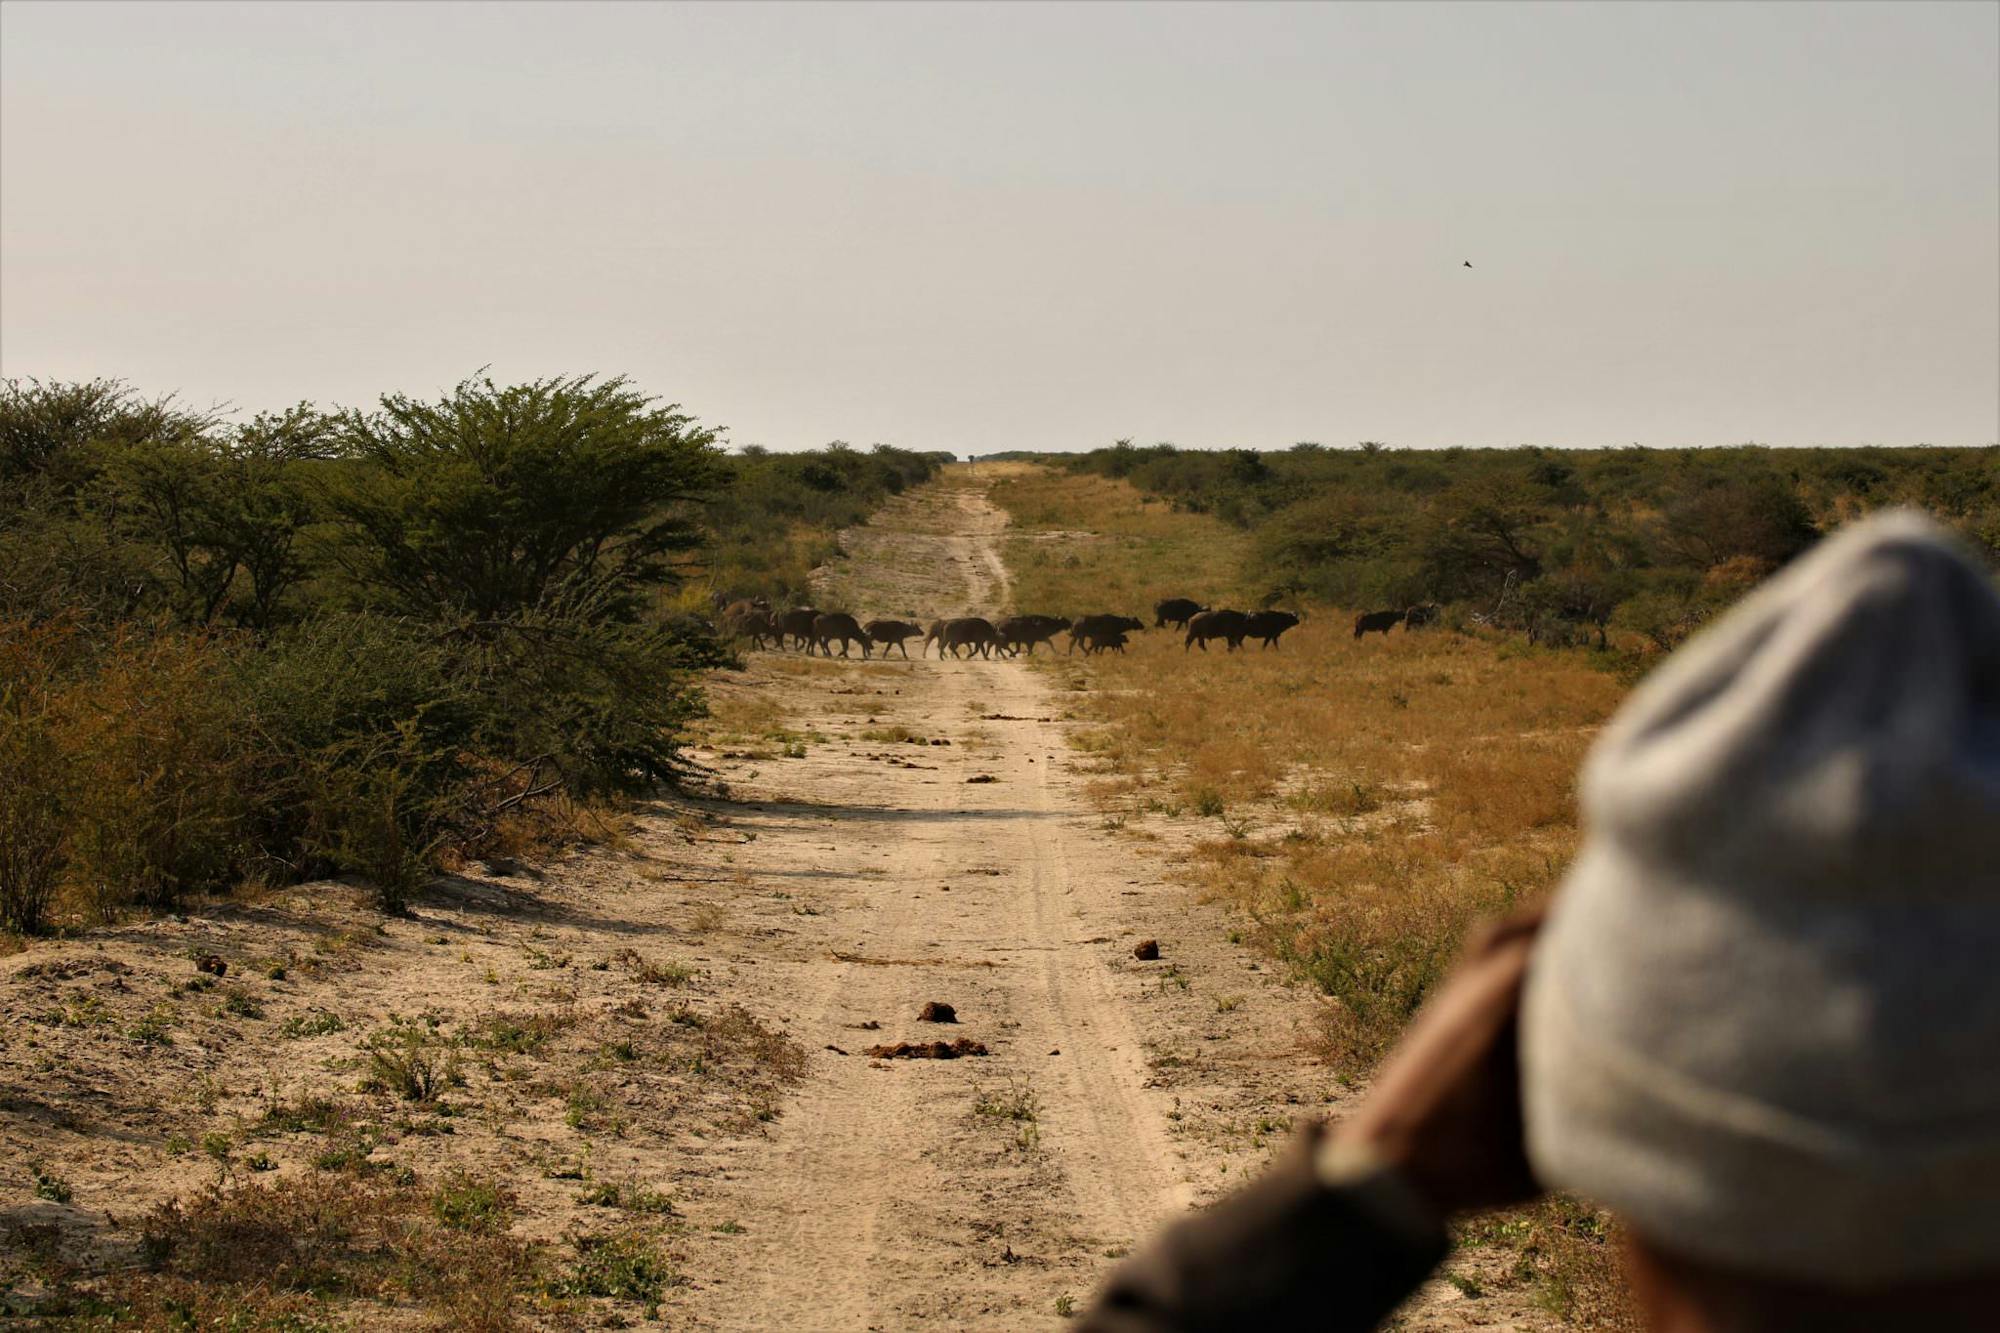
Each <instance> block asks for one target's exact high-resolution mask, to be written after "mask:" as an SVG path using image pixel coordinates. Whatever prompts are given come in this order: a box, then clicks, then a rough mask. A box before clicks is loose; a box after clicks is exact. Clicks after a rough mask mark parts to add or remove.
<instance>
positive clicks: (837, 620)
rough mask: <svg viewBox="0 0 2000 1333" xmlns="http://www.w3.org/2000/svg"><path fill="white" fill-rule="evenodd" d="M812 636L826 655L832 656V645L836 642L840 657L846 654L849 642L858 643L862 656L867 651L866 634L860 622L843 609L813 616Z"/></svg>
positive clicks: (866, 654)
mask: <svg viewBox="0 0 2000 1333" xmlns="http://www.w3.org/2000/svg"><path fill="white" fill-rule="evenodd" d="M812 636H813V642H814V643H815V644H817V645H819V650H820V652H821V653H823V654H824V655H826V656H827V657H832V656H833V645H834V644H836V643H838V644H839V645H840V655H841V656H842V657H845V656H847V645H848V644H849V643H858V644H860V645H861V655H862V656H863V657H866V656H868V653H869V648H868V636H867V634H865V633H863V632H862V629H861V625H860V623H859V622H857V621H856V620H855V619H854V617H853V616H850V615H848V614H847V613H846V612H845V611H829V612H827V613H826V614H824V615H819V616H814V617H813V635H812Z"/></svg>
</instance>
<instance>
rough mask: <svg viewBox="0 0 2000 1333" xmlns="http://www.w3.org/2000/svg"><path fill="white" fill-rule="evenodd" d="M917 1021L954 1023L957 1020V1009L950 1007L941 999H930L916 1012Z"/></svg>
mask: <svg viewBox="0 0 2000 1333" xmlns="http://www.w3.org/2000/svg"><path fill="white" fill-rule="evenodd" d="M917 1021H918V1022H919V1023H956V1022H957V1021H958V1010H956V1009H954V1008H952V1007H951V1006H950V1005H948V1004H946V1003H945V1002H944V1001H943V1000H931V1001H929V1002H928V1003H926V1004H925V1005H924V1007H923V1009H922V1010H921V1011H920V1012H919V1013H918V1014H917Z"/></svg>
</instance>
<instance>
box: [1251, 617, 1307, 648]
mask: <svg viewBox="0 0 2000 1333" xmlns="http://www.w3.org/2000/svg"><path fill="white" fill-rule="evenodd" d="M1298 623H1299V618H1298V617H1297V616H1295V615H1293V614H1292V613H1291V612H1290V611H1252V612H1251V613H1250V614H1249V615H1248V616H1246V617H1244V620H1243V627H1244V630H1245V631H1246V633H1247V635H1248V637H1250V638H1252V639H1262V640H1263V641H1264V646H1265V647H1266V648H1276V647H1277V646H1278V636H1279V635H1280V634H1283V633H1284V632H1285V631H1286V630H1288V629H1290V628H1291V627H1292V626H1294V625H1296V624H1298Z"/></svg>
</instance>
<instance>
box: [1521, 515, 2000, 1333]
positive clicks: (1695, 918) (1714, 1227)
mask: <svg viewBox="0 0 2000 1333" xmlns="http://www.w3.org/2000/svg"><path fill="white" fill-rule="evenodd" d="M1583 802H1584V814H1585V826H1586V835H1585V844H1584V849H1583V851H1582V852H1581V854H1580V855H1579V856H1578V858H1577V861H1576V864H1575V866H1574V867H1573V868H1572V870H1571V872H1570V875H1569V877H1568V879H1567V881H1566V882H1565V884H1564V886H1563V889H1562V891H1561V892H1560V893H1559V894H1558V896H1557V899H1556V903H1555V906H1554V908H1553V910H1552V912H1551V915H1550V918H1549V921H1548V923H1547V925H1546V926H1545V927H1544V930H1543V933H1542V938H1541V940H1540V942H1539V943H1538V945H1537V948H1536V953H1535V956H1534V961H1533V964H1532V966H1531V971H1530V977H1529V981H1528V986H1527V993H1526V997H1525V1001H1524V1008H1523V1012H1522V1024H1521V1054H1522V1074H1523V1102H1524V1109H1525V1115H1526V1125H1527V1133H1528V1148H1529V1154H1530V1157H1531V1159H1532V1161H1533V1164H1534V1167H1535V1170H1536V1174H1537V1176H1538V1177H1539V1178H1540V1179H1541V1180H1543V1181H1544V1182H1545V1183H1547V1184H1549V1185H1551V1186H1554V1187H1558V1188H1564V1189H1570V1190H1574V1191H1576V1192H1578V1193H1580V1194H1584V1195H1586V1196H1589V1197H1591V1198H1594V1199H1597V1200H1599V1201H1600V1202H1602V1203H1604V1204H1605V1205H1606V1206H1608V1207H1610V1208H1611V1209H1612V1210H1613V1211H1614V1212H1615V1213H1617V1214H1618V1215H1619V1216H1620V1217H1621V1219H1622V1220H1623V1221H1624V1223H1625V1224H1626V1226H1627V1228H1628V1230H1629V1232H1630V1234H1631V1236H1632V1238H1633V1241H1632V1262H1631V1265H1630V1268H1631V1274H1632V1279H1633V1283H1634V1288H1635V1291H1637V1293H1638V1294H1639V1296H1640V1297H1641V1300H1642V1302H1643V1303H1644V1304H1645V1305H1646V1306H1647V1307H1648V1308H1649V1310H1651V1311H1652V1312H1653V1313H1654V1314H1655V1317H1656V1321H1657V1322H1660V1323H1662V1324H1665V1325H1667V1326H1669V1327H1687V1328H1756V1329H1771V1328H1793V1327H1796V1328H1813V1329H1825V1328H1830V1327H1840V1326H1845V1327H1855V1328H1860V1327H1867V1328H1880V1327H1885V1326H1897V1327H1902V1326H1922V1327H1944V1326H1957V1325H1963V1326H1967V1327H1972V1326H1978V1327H1987V1326H1992V1325H1993V1324H1994V1323H1995V1321H1996V1320H2000V597H1996V595H1995V592H1994V589H1993V585H1992V583H1991V581H1990V579H1989V578H1988V577H1987V576H1986V575H1985V574H1984V572H1983V571H1982V570H1981V569H1980V568H1979V566H1978V565H1977V563H1976V562H1975V561H1974V560H1973V559H1972V558H1971V557H1970V556H1969V555H1968V554H1966V553H1965V552H1964V551H1963V550H1962V549H1961V548H1960V547H1959V546H1958V545H1957V544H1956V543H1955V542H1954V541H1952V540H1951V539H1950V538H1949V537H1948V536H1946V535H1945V534H1944V533H1943V532H1942V531H1941V530H1939V529H1938V528H1937V527H1935V526H1934V525H1932V524H1931V523H1929V522H1928V521H1926V520H1924V519H1921V518H1919V517H1916V516H1914V515H1910V514H1892V515H1887V516H1883V517H1878V518H1875V519H1871V520H1869V521H1867V522H1864V523H1861V524H1857V525H1856V526H1854V527H1853V528H1851V529H1849V530H1847V531H1845V532H1843V533H1841V534H1840V535H1838V536H1836V537H1834V538H1832V539H1830V540H1828V541H1827V542H1825V543H1824V544H1823V545H1822V546H1821V547H1820V548H1819V549H1818V550H1816V551H1814V552H1813V553H1812V554H1810V555H1809V556H1807V557H1805V558H1804V559H1802V560H1800V561H1799V562H1798V563H1797V564H1796V565H1794V566H1793V567H1792V568H1791V569H1789V570H1787V571H1785V572H1784V573H1783V574H1781V575H1779V576H1778V577H1777V578H1775V579H1773V580H1772V581H1771V582H1770V583H1769V584H1768V585H1766V586H1765V587H1764V588H1763V589H1761V590H1759V591H1758V592H1757V593H1755V594H1753V595H1752V596H1751V597H1749V598H1747V599H1746V600H1745V601H1744V603H1743V604H1742V605H1741V606H1739V607H1738V608H1737V609H1735V610H1734V611H1732V612H1731V613H1730V614H1729V615H1728V616H1726V617H1725V618H1724V619H1723V620H1722V621H1721V622H1720V623H1719V624H1718V625H1716V626H1715V627H1714V628H1713V629H1711V630H1709V631H1708V632H1707V633H1706V634H1705V635H1703V636H1702V637H1701V638H1700V639H1698V640H1696V641H1695V642H1693V643H1691V644H1690V645H1688V647H1687V648H1685V649H1683V650H1682V651H1681V652H1679V653H1677V654H1676V655H1675V656H1674V657H1673V658H1672V659H1670V660H1669V661H1668V662H1667V663H1665V664H1664V665H1663V666H1662V667H1661V668H1660V669H1659V670H1658V671H1657V672H1656V673H1655V674H1654V676H1653V677H1652V678H1651V679H1649V680H1648V681H1647V682H1645V683H1644V684H1643V685H1642V686H1641V687H1640V688H1639V689H1638V690H1637V691H1636V692H1635V693H1634V695H1633V697H1632V699H1631V701H1630V702H1629V704H1628V705H1627V706H1626V707H1625V709H1624V710H1622V711H1621V713H1620V714H1619V716H1618V717H1617V719H1615V720H1614V721H1613V723H1612V724H1611V725H1610V726H1609V727H1607V728H1606V730H1605V733H1604V735H1603V737H1602V738H1601V739H1600V741H1599V743H1598V745H1597V746H1596V748H1595V749H1594V750H1593V753H1592V756H1591V759H1590V762H1589V763H1588V765H1587V766H1586V768H1585V771H1584V777H1583ZM1898 1312H1900V1313H1898ZM1975 1312H1976V1313H1975ZM1885 1318H1887V1319H1888V1320H1889V1323H1888V1324H1885V1322H1884V1320H1885ZM1911 1318H1914V1319H1915V1320H1916V1323H1915V1324H1914V1325H1912V1324H1911V1323H1910V1322H1909V1320H1910V1319H1911ZM1840 1320H1846V1321H1848V1322H1846V1323H1845V1324H1840V1323H1837V1322H1836V1321H1840Z"/></svg>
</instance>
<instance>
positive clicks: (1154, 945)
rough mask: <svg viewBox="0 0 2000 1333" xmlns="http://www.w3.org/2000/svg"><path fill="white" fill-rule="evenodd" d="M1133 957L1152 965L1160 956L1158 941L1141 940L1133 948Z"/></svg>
mask: <svg viewBox="0 0 2000 1333" xmlns="http://www.w3.org/2000/svg"><path fill="white" fill-rule="evenodd" d="M1132 956H1133V957H1134V958H1137V959H1138V960H1139V961H1140V962H1142V963H1150V962H1152V961H1153V960H1154V959H1155V958H1158V957H1159V956H1160V942H1159V941H1158V940H1140V941H1139V942H1138V943H1137V944H1135V945H1133V946H1132Z"/></svg>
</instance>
